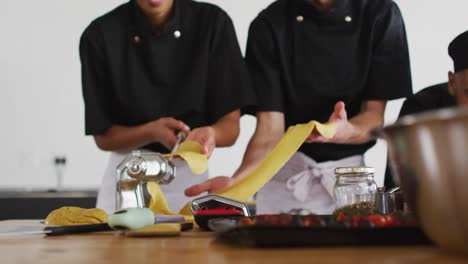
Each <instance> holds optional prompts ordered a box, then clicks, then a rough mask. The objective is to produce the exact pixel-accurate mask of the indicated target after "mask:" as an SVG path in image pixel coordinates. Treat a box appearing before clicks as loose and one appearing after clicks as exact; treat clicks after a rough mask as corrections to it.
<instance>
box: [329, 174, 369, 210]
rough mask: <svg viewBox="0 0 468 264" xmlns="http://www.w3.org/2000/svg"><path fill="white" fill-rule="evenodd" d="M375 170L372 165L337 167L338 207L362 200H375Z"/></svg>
mask: <svg viewBox="0 0 468 264" xmlns="http://www.w3.org/2000/svg"><path fill="white" fill-rule="evenodd" d="M374 172H375V169H374V168H372V167H341V168H336V169H335V175H336V182H335V188H334V195H335V202H336V208H337V209H338V208H341V207H343V206H347V205H351V204H358V203H361V202H374V200H375V194H376V193H377V184H376V183H375V181H374Z"/></svg>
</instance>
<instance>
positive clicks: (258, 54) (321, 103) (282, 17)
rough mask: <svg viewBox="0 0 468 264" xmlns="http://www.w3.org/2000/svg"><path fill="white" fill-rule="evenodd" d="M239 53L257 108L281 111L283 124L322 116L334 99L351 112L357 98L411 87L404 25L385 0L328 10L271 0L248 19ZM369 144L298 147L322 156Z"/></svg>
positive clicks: (347, 2) (403, 92)
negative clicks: (244, 47)
mask: <svg viewBox="0 0 468 264" xmlns="http://www.w3.org/2000/svg"><path fill="white" fill-rule="evenodd" d="M246 61H247V64H248V67H249V70H250V73H251V76H252V80H253V85H254V88H255V90H256V92H257V100H258V107H257V109H256V110H257V111H280V112H283V113H284V114H285V122H286V125H287V126H290V125H294V124H297V123H304V122H308V121H310V120H318V121H320V122H326V121H328V119H329V117H330V115H331V114H332V112H333V110H334V105H335V104H336V103H337V102H338V101H340V100H341V101H344V102H345V104H346V110H347V112H348V117H349V118H352V117H354V116H356V115H357V114H358V113H359V112H360V108H361V104H362V102H363V101H364V100H390V99H395V98H400V97H405V96H407V95H410V94H411V93H412V86H411V72H410V64H409V55H408V46H407V40H406V32H405V27H404V23H403V19H402V16H401V14H400V11H399V9H398V7H397V5H396V4H395V3H394V2H393V1H390V0H378V1H376V0H337V2H336V5H335V6H334V7H333V8H332V10H331V11H330V12H329V13H327V14H322V13H320V12H318V11H317V10H316V9H315V7H314V6H312V5H310V4H307V3H305V0H278V1H276V2H274V3H273V4H272V5H270V6H269V7H268V8H267V9H265V10H264V11H262V12H261V13H260V14H259V15H258V17H257V18H256V19H255V20H254V21H253V22H252V24H251V26H250V30H249V39H248V44H247V52H246ZM374 144H375V142H370V143H367V144H361V145H344V144H318V143H317V144H304V145H303V146H302V147H301V149H300V151H302V152H303V153H305V154H307V155H308V156H310V157H311V158H313V159H315V160H316V161H319V162H321V161H328V160H337V159H341V158H345V157H349V156H352V155H357V154H363V153H364V152H365V151H366V150H367V149H369V148H370V147H371V146H372V145H374Z"/></svg>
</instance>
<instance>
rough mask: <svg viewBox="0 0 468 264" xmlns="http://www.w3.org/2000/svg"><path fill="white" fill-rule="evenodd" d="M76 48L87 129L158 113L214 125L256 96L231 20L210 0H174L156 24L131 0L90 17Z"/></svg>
mask: <svg viewBox="0 0 468 264" xmlns="http://www.w3.org/2000/svg"><path fill="white" fill-rule="evenodd" d="M80 55H81V62H82V82H83V97H84V102H85V123H86V125H85V127H86V129H85V130H86V131H85V133H86V135H100V134H103V133H104V132H105V131H106V130H107V129H109V128H110V127H111V126H112V125H125V126H135V125H140V124H144V123H147V122H149V121H153V120H156V119H159V118H161V117H174V118H176V119H180V120H182V121H184V122H185V123H186V124H187V125H189V126H190V127H191V128H196V127H201V126H207V125H212V124H214V123H215V122H216V121H217V120H218V119H220V118H221V117H223V116H224V115H226V114H228V113H230V112H232V111H234V110H236V109H239V108H242V107H244V106H248V105H250V104H251V103H253V102H254V99H255V98H254V96H255V94H254V92H253V91H252V90H251V87H250V81H249V76H248V70H247V67H246V66H245V62H244V60H243V58H242V54H241V51H240V48H239V44H238V41H237V38H236V34H235V31H234V26H233V24H232V21H231V19H230V18H229V16H228V15H227V14H226V13H225V12H224V11H222V10H221V9H220V8H218V7H216V6H214V5H210V4H205V3H197V2H193V1H191V0H176V1H175V5H174V12H173V17H172V19H171V20H170V21H169V22H168V23H167V24H166V25H165V27H164V30H163V31H161V32H155V31H154V30H153V29H152V27H151V26H150V24H149V22H148V21H147V19H146V17H145V16H144V15H143V13H142V11H141V9H140V8H139V6H138V5H137V4H136V2H135V1H130V2H128V3H126V4H123V5H121V6H119V7H117V8H116V9H115V10H113V11H111V12H110V13H108V14H105V15H104V16H102V17H100V18H98V19H96V20H95V21H93V22H92V23H91V24H90V25H89V27H88V28H87V29H86V30H85V32H84V33H83V36H82V37H81V43H80ZM147 148H149V149H151V150H154V151H158V152H167V150H166V149H165V148H164V147H163V146H162V145H160V144H153V145H151V146H147Z"/></svg>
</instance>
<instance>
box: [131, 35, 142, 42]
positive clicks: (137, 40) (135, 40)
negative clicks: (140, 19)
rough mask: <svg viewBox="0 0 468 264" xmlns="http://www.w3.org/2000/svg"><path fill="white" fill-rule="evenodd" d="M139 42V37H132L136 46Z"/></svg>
mask: <svg viewBox="0 0 468 264" xmlns="http://www.w3.org/2000/svg"><path fill="white" fill-rule="evenodd" d="M140 41H141V38H140V36H134V37H133V42H135V43H136V44H138V43H140Z"/></svg>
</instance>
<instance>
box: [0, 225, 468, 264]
mask: <svg viewBox="0 0 468 264" xmlns="http://www.w3.org/2000/svg"><path fill="white" fill-rule="evenodd" d="M15 222H16V223H30V222H18V221H15ZM7 223H11V222H5V221H3V222H2V221H0V225H2V224H7ZM0 263H2V264H6V263H18V264H20V263H34V264H39V263H49V264H54V263H60V264H64V263H80V264H88V263H96V264H98V263H113V264H116V263H132V264H134V263H174V264H176V263H204V264H211V263H213V264H223V263H237V264H238V263H269V264H270V263H378V264H387V263H388V264H391V263H431V264H434V263H444V264H450V263H468V258H461V257H457V256H450V255H446V254H445V253H443V252H441V251H440V250H438V249H437V248H436V247H433V246H411V247H408V246H405V247H360V248H356V247H337V248H274V249H258V248H239V247H234V246H229V245H225V244H222V243H220V242H218V241H216V239H215V236H214V235H213V234H212V233H209V232H200V231H197V230H193V231H189V232H185V233H183V234H182V236H180V237H153V238H129V237H124V236H122V235H120V234H119V233H116V232H108V233H94V234H81V235H69V236H61V237H43V236H41V235H30V236H22V237H9V238H6V237H1V236H0Z"/></svg>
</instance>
